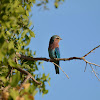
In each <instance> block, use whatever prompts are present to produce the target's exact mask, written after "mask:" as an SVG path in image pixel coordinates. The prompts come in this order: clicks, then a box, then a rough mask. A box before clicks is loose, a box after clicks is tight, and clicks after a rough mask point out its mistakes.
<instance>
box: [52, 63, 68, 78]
mask: <svg viewBox="0 0 100 100" xmlns="http://www.w3.org/2000/svg"><path fill="white" fill-rule="evenodd" d="M52 63H53V64H54V65H56V66H57V67H59V68H60V69H61V70H62V68H61V67H60V66H59V65H57V64H56V63H54V62H52ZM62 72H63V73H64V74H65V75H66V76H67V78H68V79H69V76H68V75H67V74H66V73H65V72H64V71H63V70H62Z"/></svg>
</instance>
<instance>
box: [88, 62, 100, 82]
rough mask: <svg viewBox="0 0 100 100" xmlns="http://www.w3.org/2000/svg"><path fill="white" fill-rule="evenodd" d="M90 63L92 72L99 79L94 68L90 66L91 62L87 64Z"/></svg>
mask: <svg viewBox="0 0 100 100" xmlns="http://www.w3.org/2000/svg"><path fill="white" fill-rule="evenodd" d="M89 65H90V67H91V68H92V71H93V72H94V74H95V76H96V77H97V79H98V80H99V81H100V79H99V78H98V76H97V73H96V72H95V70H94V69H93V67H92V66H91V64H89Z"/></svg>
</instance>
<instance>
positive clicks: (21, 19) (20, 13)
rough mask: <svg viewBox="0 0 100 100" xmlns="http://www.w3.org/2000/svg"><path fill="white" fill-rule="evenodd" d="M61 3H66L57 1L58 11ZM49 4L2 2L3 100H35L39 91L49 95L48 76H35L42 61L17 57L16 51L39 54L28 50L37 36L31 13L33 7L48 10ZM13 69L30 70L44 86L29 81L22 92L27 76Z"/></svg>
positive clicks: (27, 0)
mask: <svg viewBox="0 0 100 100" xmlns="http://www.w3.org/2000/svg"><path fill="white" fill-rule="evenodd" d="M61 1H63V0H55V1H54V5H55V7H56V8H57V7H58V5H59V3H60V2H61ZM48 2H49V0H41V1H40V2H37V3H36V1H35V0H1V1H0V99H1V98H3V99H5V100H8V99H9V100H24V99H25V100H29V99H30V100H34V96H35V94H36V93H37V92H38V91H39V92H40V93H42V94H43V95H44V94H47V93H48V90H46V86H45V83H46V82H48V83H49V81H50V78H49V74H48V75H45V73H43V75H39V74H35V71H38V65H40V64H41V62H37V61H26V60H22V59H19V58H18V57H17V56H16V52H18V53H20V54H23V55H26V56H30V57H34V56H35V55H36V54H35V52H32V51H31V50H30V49H29V48H28V47H27V46H28V45H29V43H30V41H31V38H32V37H35V34H34V32H33V31H32V30H31V29H30V26H31V22H30V20H29V18H30V16H29V15H30V14H29V12H30V11H31V7H32V6H33V4H36V5H37V6H41V5H44V6H45V7H46V4H47V3H48ZM16 59H17V61H16ZM13 67H14V68H17V67H20V68H22V69H24V70H25V71H28V72H29V73H30V74H31V75H32V76H33V77H34V78H35V79H36V80H37V81H39V82H41V83H42V85H37V84H36V83H35V82H34V81H33V80H31V79H29V80H28V81H27V82H26V83H25V84H23V89H22V90H21V91H20V92H19V89H20V86H21V84H22V82H23V80H24V79H25V77H26V75H25V74H23V73H21V72H20V71H18V70H16V69H14V68H13ZM49 84H50V83H49Z"/></svg>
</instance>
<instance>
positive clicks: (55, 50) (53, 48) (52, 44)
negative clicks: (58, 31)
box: [48, 35, 62, 74]
mask: <svg viewBox="0 0 100 100" xmlns="http://www.w3.org/2000/svg"><path fill="white" fill-rule="evenodd" d="M60 40H62V39H61V38H60V37H59V36H58V35H53V36H52V37H51V38H50V41H49V47H48V52H49V57H50V58H51V59H53V58H60V51H59V41H60ZM54 63H56V64H57V65H59V61H55V62H54ZM55 71H56V74H59V68H58V67H57V66H56V65H55Z"/></svg>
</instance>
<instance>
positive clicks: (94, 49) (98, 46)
mask: <svg viewBox="0 0 100 100" xmlns="http://www.w3.org/2000/svg"><path fill="white" fill-rule="evenodd" d="M99 47H100V45H98V46H97V47H95V48H93V49H92V50H91V51H89V52H88V53H87V54H85V55H84V56H83V57H86V56H87V55H89V54H90V53H91V52H93V51H94V50H95V49H97V48H99Z"/></svg>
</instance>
